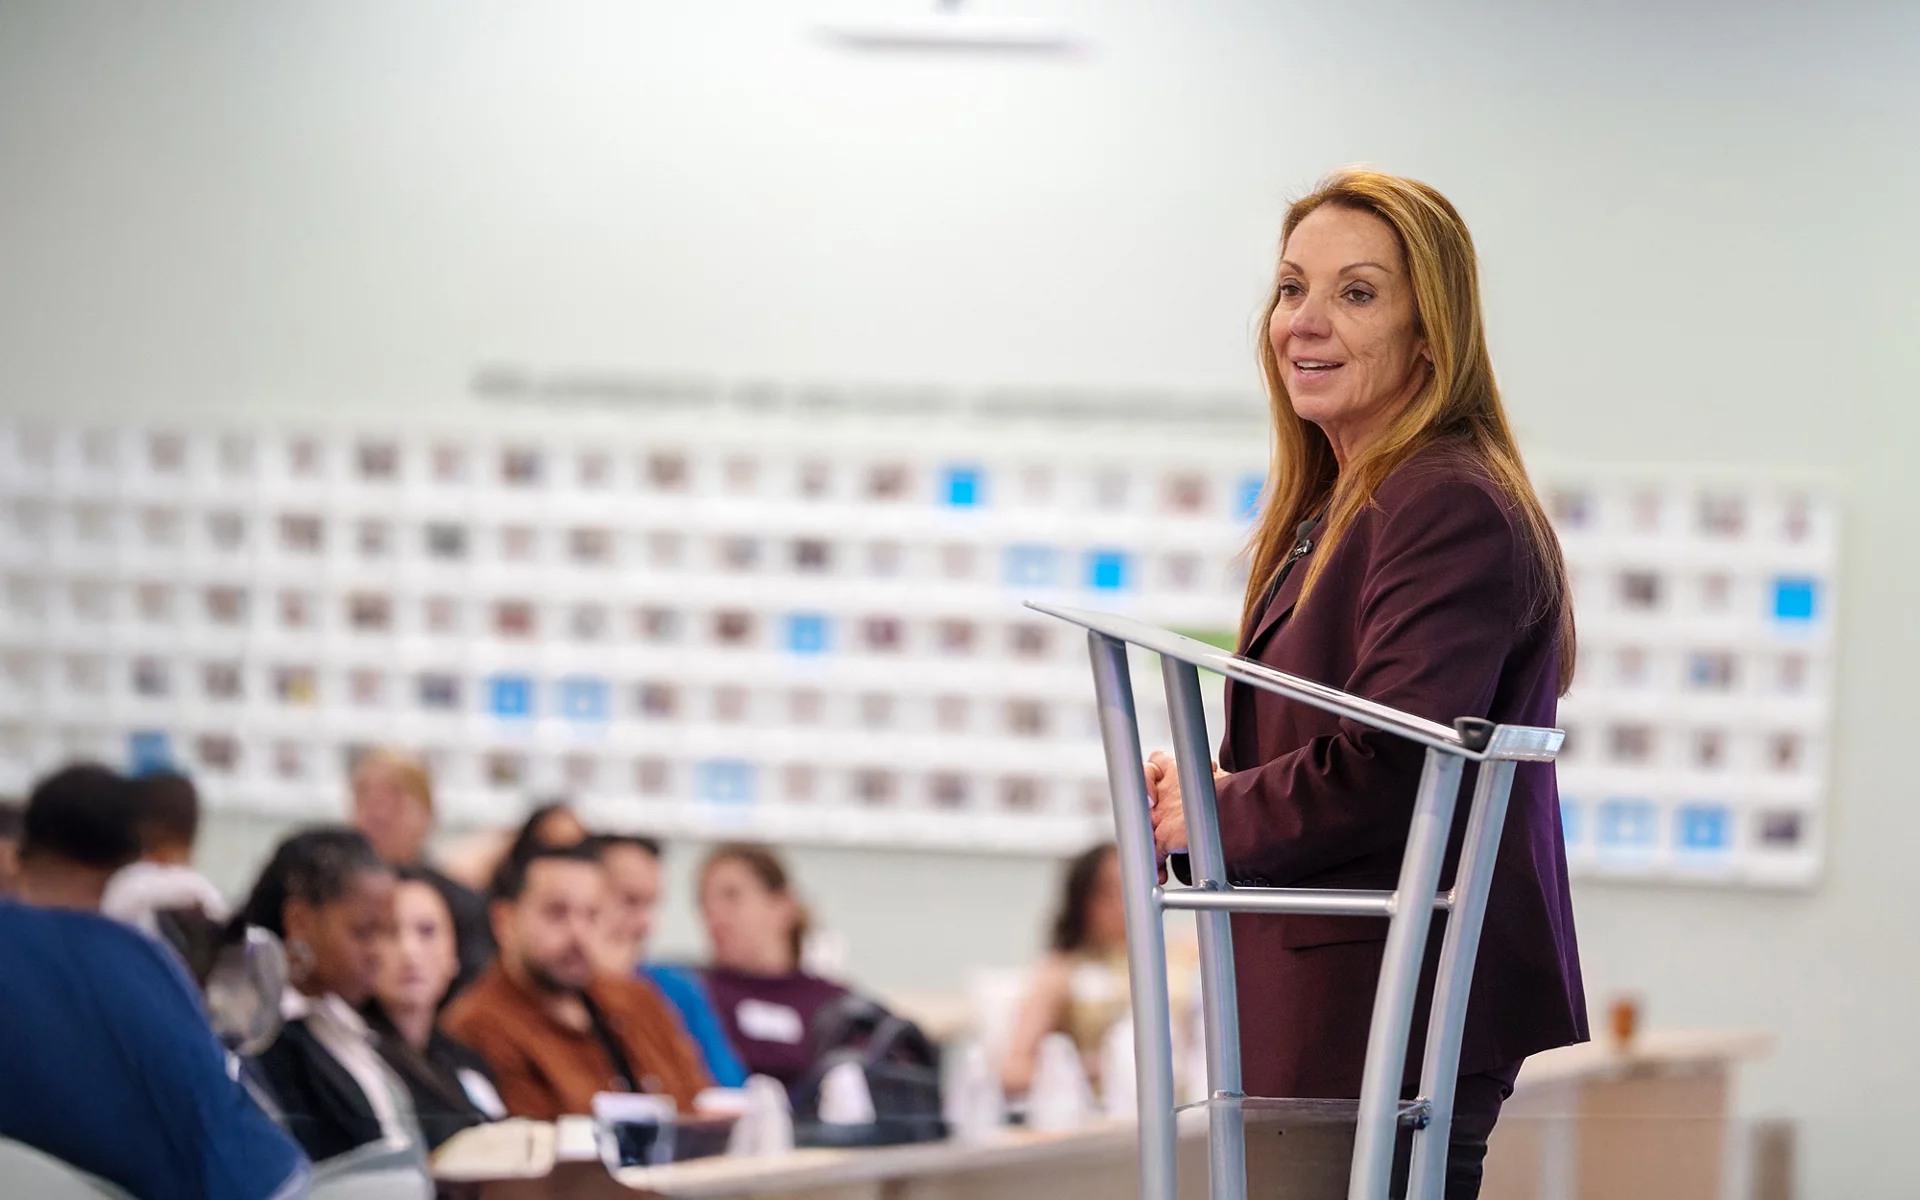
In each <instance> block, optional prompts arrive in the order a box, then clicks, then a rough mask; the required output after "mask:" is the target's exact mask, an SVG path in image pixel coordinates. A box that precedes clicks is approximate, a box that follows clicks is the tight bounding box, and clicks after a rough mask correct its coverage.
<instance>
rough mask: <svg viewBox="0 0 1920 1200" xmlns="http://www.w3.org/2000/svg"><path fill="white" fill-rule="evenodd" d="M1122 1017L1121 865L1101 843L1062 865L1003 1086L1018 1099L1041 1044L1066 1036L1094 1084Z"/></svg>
mask: <svg viewBox="0 0 1920 1200" xmlns="http://www.w3.org/2000/svg"><path fill="white" fill-rule="evenodd" d="M1127 1011H1128V999H1127V923H1126V912H1125V909H1124V908H1123V907H1122V905H1121V900H1120V860H1119V858H1118V856H1117V855H1116V854H1115V852H1114V846H1113V843H1112V842H1105V843H1102V844H1101V845H1098V846H1095V847H1093V848H1092V849H1090V850H1087V851H1084V852H1082V853H1081V854H1080V855H1079V856H1078V857H1077V858H1075V859H1074V860H1073V861H1072V862H1071V863H1069V864H1068V865H1067V873H1066V882H1065V886H1064V887H1062V889H1061V897H1060V908H1059V911H1058V912H1056V913H1055V914H1054V918H1053V935H1052V938H1051V941H1050V944H1049V946H1048V952H1047V956H1046V957H1045V958H1044V959H1042V960H1041V961H1040V965H1039V966H1038V967H1037V968H1036V969H1035V970H1034V975H1033V983H1032V985H1031V987H1030V988H1029V989H1028V991H1027V998H1026V1001H1025V1002H1024V1003H1023V1004H1022V1005H1021V1006H1020V1016H1019V1019H1018V1020H1017V1021H1016V1023H1015V1025H1014V1030H1013V1036H1012V1037H1011V1038H1010V1039H1009V1041H1008V1043H1007V1053H1006V1058H1005V1060H1004V1061H1003V1062H1002V1063H1001V1065H1000V1083H1001V1086H1002V1087H1004V1088H1006V1090H1007V1093H1008V1094H1009V1095H1020V1094H1022V1093H1024V1092H1025V1091H1026V1090H1027V1089H1028V1087H1030V1086H1031V1085H1032V1083H1033V1071H1034V1065H1035V1063H1036V1062H1037V1061H1038V1059H1039V1054H1040V1043H1041V1041H1042V1040H1043V1039H1045V1038H1046V1036H1047V1035H1048V1034H1051V1033H1064V1034H1066V1035H1067V1036H1069V1037H1071V1038H1072V1039H1073V1044H1074V1047H1075V1048H1076V1049H1078V1050H1079V1051H1080V1057H1081V1060H1082V1061H1083V1062H1085V1063H1086V1064H1087V1074H1088V1076H1089V1077H1090V1078H1092V1077H1097V1076H1098V1073H1099V1072H1098V1067H1099V1056H1100V1043H1101V1041H1102V1039H1104V1038H1105V1037H1106V1034H1107V1030H1108V1029H1110V1028H1112V1026H1113V1024H1114V1022H1116V1021H1119V1020H1120V1019H1122V1018H1123V1017H1125V1016H1126V1015H1127Z"/></svg>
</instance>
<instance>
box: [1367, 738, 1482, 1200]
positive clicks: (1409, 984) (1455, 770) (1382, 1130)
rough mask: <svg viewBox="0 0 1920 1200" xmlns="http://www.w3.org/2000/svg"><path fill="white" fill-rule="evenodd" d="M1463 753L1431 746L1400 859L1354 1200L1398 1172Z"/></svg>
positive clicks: (1380, 1189)
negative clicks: (1396, 1157)
mask: <svg viewBox="0 0 1920 1200" xmlns="http://www.w3.org/2000/svg"><path fill="white" fill-rule="evenodd" d="M1461 766H1462V760H1461V759H1460V758H1459V757H1458V756H1457V755H1453V754H1445V753H1442V752H1441V751H1439V750H1434V749H1429V750H1428V751H1427V761H1426V764H1425V765H1424V766H1423V767H1422V768H1421V770H1420V791H1419V793H1418V794H1417V795H1416V797H1415V799H1414V804H1413V824H1412V826H1411V827H1410V828H1409V829H1408V831H1407V852H1406V855H1405V857H1404V858H1402V859H1401V862H1400V882H1399V884H1398V885H1397V886H1396V887H1395V889H1394V895H1395V897H1396V901H1397V902H1396V904H1395V906H1394V912H1393V918H1392V920H1391V921H1390V922H1389V923H1388V925H1387V945H1386V950H1385V952H1384V954H1383V956H1382V959H1381V962H1380V984H1379V987H1378V989H1377V990H1376V991H1375V993H1374V998H1373V1022H1372V1024H1371V1025H1370V1026H1369V1027H1368V1029H1367V1058H1366V1068H1365V1072H1364V1074H1362V1075H1361V1077H1360V1113H1359V1118H1358V1121H1359V1123H1358V1125H1357V1126H1356V1128H1355V1129H1354V1136H1353V1175H1352V1177H1351V1178H1350V1179H1349V1181H1348V1184H1347V1200H1387V1189H1388V1187H1389V1186H1390V1185H1391V1183H1392V1180H1393V1143H1394V1135H1395V1133H1396V1131H1397V1128H1398V1125H1399V1116H1400V1084H1401V1078H1402V1076H1403V1075H1404V1074H1405V1073H1406V1064H1407V1031H1408V1028H1409V1027H1410V1026H1411V1025H1412V1024H1413V1001H1414V993H1415V991H1416V990H1417V989H1418V987H1419V983H1420V964H1421V960H1422V959H1423V958H1424V957H1425V956H1426V951H1427V927H1428V925H1429V923H1431V921H1432V920H1433V899H1432V897H1433V895H1434V892H1435V890H1436V889H1437V888H1438V887H1439V885H1440V866H1441V861H1442V860H1443V859H1444V858H1445V857H1446V853H1447V833H1448V831H1449V829H1450V828H1451V827H1452V824H1453V807H1454V802H1455V800H1456V799H1457V798H1458V796H1459V792H1460V770H1461Z"/></svg>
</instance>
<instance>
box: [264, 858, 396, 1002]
mask: <svg viewBox="0 0 1920 1200" xmlns="http://www.w3.org/2000/svg"><path fill="white" fill-rule="evenodd" d="M393 893H394V882H393V872H391V871H385V870H380V871H359V872H356V873H355V874H354V876H353V878H352V879H351V880H349V881H348V883H347V888H346V891H345V892H344V893H342V894H341V895H340V896H339V897H338V898H337V899H335V900H333V901H331V902H330V903H327V904H322V905H320V906H319V907H317V908H316V907H314V906H312V905H309V904H307V903H306V902H304V901H301V900H289V901H288V902H287V913H286V924H287V940H288V941H289V942H294V941H300V942H304V943H306V945H307V949H308V950H309V951H311V952H312V955H313V966H312V969H310V970H309V971H308V972H307V973H306V976H305V977H304V978H301V979H296V980H295V983H296V984H297V985H298V986H299V988H300V990H301V991H303V992H306V993H307V994H308V995H312V996H318V995H324V994H325V993H327V992H332V993H334V994H335V995H337V996H339V997H340V998H341V999H342V1000H345V1001H346V1002H347V1003H348V1004H361V1003H364V1002H365V1001H366V999H367V997H368V996H371V995H372V994H373V988H374V983H375V981H376V980H377V978H378V977H379V973H380V960H381V958H382V956H383V955H384V953H385V952H386V948H387V946H388V945H389V944H391V943H392V941H393Z"/></svg>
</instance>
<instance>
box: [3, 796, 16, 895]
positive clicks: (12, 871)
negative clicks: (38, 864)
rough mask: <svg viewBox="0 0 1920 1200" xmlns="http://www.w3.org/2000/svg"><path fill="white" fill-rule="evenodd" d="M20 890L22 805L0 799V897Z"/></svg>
mask: <svg viewBox="0 0 1920 1200" xmlns="http://www.w3.org/2000/svg"><path fill="white" fill-rule="evenodd" d="M19 890H20V803H19V801H17V800H9V799H7V798H5V797H0V896H11V895H13V894H14V893H15V892H17V891H19Z"/></svg>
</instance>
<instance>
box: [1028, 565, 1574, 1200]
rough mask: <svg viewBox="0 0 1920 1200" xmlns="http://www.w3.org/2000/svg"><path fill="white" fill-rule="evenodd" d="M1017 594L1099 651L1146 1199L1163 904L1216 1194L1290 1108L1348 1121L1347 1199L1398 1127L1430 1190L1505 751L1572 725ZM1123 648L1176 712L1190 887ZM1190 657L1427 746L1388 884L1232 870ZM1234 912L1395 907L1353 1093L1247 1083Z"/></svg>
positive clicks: (1454, 1071) (1162, 1003)
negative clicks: (1387, 695)
mask: <svg viewBox="0 0 1920 1200" xmlns="http://www.w3.org/2000/svg"><path fill="white" fill-rule="evenodd" d="M1028 607H1030V608H1032V609H1034V610H1035V611H1037V612H1041V613H1045V614H1047V615H1048V616H1051V617H1055V618H1058V619H1060V620H1062V621H1066V622H1069V623H1071V624H1074V625H1078V626H1080V627H1082V628H1084V629H1086V630H1087V642H1088V649H1089V651H1090V653H1091V656H1092V661H1093V683H1094V693H1095V698H1096V701H1097V704H1098V707H1099V716H1100V734H1101V740H1102V742H1103V743H1104V745H1105V750H1106V760H1107V777H1108V782H1109V785H1110V786H1111V788H1112V792H1113V801H1114V810H1115V812H1114V816H1115V826H1116V834H1117V840H1118V844H1119V858H1120V875H1121V884H1122V889H1123V892H1124V894H1125V906H1126V918H1127V965H1128V973H1129V978H1130V982H1131V985H1132V994H1133V1036H1134V1058H1135V1062H1136V1064H1137V1066H1136V1070H1137V1072H1138V1087H1139V1120H1140V1126H1139V1128H1140V1146H1139V1158H1140V1161H1139V1180H1140V1184H1139V1186H1140V1197H1141V1200H1176V1196H1177V1194H1178V1192H1177V1189H1178V1169H1177V1161H1176V1149H1177V1142H1178V1129H1177V1126H1178V1119H1179V1114H1178V1113H1177V1112H1176V1110H1175V1108H1174V1081H1173V1039H1172V1031H1171V1027H1170V1021H1169V1012H1168V1007H1169V1005H1168V998H1167V964H1166V935H1165V931H1164V929H1163V926H1162V915H1163V914H1164V913H1166V912H1167V911H1169V910H1173V911H1190V912H1193V913H1195V914H1196V922H1197V925H1198V932H1199V943H1200V978H1201V1013H1202V1018H1203V1023H1204V1025H1205V1029H1206V1059H1207V1092H1208V1098H1207V1099H1206V1100H1204V1101H1202V1102H1201V1106H1203V1107H1204V1108H1205V1109H1206V1110H1207V1118H1208V1125H1207V1142H1208V1146H1207V1163H1208V1193H1209V1196H1210V1198H1211V1200H1245V1197H1246V1194H1247V1165H1248V1163H1247V1139H1246V1131H1247V1128H1248V1127H1249V1125H1250V1124H1251V1123H1253V1122H1255V1121H1256V1120H1259V1121H1265V1122H1273V1123H1277V1124H1278V1125H1279V1126H1280V1127H1281V1128H1285V1127H1287V1126H1288V1125H1289V1124H1299V1123H1304V1124H1306V1125H1310V1126H1313V1127H1315V1128H1320V1129H1326V1128H1334V1127H1344V1128H1351V1130H1352V1138H1353V1142H1352V1152H1351V1155H1350V1156H1349V1157H1348V1158H1347V1171H1346V1180H1345V1191H1344V1194H1345V1195H1346V1196H1347V1198H1348V1200H1388V1192H1389V1187H1390V1186H1391V1183H1392V1177H1393V1165H1394V1152H1395V1144H1396V1141H1397V1139H1399V1138H1400V1137H1401V1136H1402V1135H1403V1133H1405V1134H1406V1135H1407V1136H1409V1137H1410V1139H1411V1165H1410V1171H1409V1175H1408V1180H1407V1193H1406V1194H1407V1197H1408V1200H1439V1198H1440V1196H1441V1194H1442V1192H1443V1190H1444V1183H1445V1173H1446V1161H1447V1140H1448V1133H1449V1130H1450V1128H1451V1122H1452V1116H1453V1088H1454V1081H1455V1079H1456V1077H1457V1076H1458V1073H1459V1071H1458V1068H1459V1062H1460V1037H1461V1030H1462V1028H1463V1026H1464V1023H1465V1019H1466V1008H1467V992H1468V987H1469V984H1470V983H1471V981H1472V978H1473V964H1474V957H1475V955H1476V953H1477V951H1478V949H1479V942H1480V925H1481V920H1482V918H1483V917H1484V916H1485V914H1486V905H1487V892H1488V889H1489V887H1490V885H1491V883H1492V879H1493V863H1494V857H1495V852H1496V851H1497V850H1498V848H1499V844H1500V831H1501V828H1502V827H1503V826H1504V824H1505V822H1506V811H1507V798H1508V795H1509V793H1510V792H1511V790H1512V786H1513V772H1514V766H1515V764H1517V763H1521V762H1551V761H1553V758H1554V755H1556V754H1557V753H1558V752H1559V750H1560V746H1561V743H1562V741H1563V740H1564V739H1565V735H1564V734H1563V733H1562V732H1561V731H1560V730H1557V729H1542V728H1535V727H1532V726H1521V725H1498V724H1495V723H1494V722H1491V721H1488V720H1485V719H1482V718H1474V717H1463V718H1461V719H1459V720H1457V721H1455V722H1454V723H1453V724H1452V725H1451V726H1448V725H1443V724H1440V723H1439V722H1437V721H1430V720H1427V719H1425V718H1423V717H1417V716H1414V715H1412V714H1409V713H1404V712H1400V711H1398V710H1396V709H1393V708H1390V707H1388V706H1386V705H1383V704H1378V703H1376V702H1374V701H1371V700H1367V699H1364V698H1362V697H1359V696H1353V695H1349V694H1348V693H1346V692H1342V691H1340V690H1338V689H1337V688H1331V687H1328V686H1326V685H1325V684H1321V683H1316V682H1314V681H1313V680H1310V679H1303V678H1300V677H1299V676H1296V675H1289V674H1287V673H1285V672H1283V671H1277V670H1274V669H1273V668H1272V667H1269V666H1267V665H1266V664H1264V663H1260V662H1257V661H1254V660H1252V659H1249V658H1244V657H1241V656H1239V655H1235V654H1229V653H1226V652H1224V651H1222V650H1219V649H1217V648H1215V647H1213V646H1210V645H1207V644H1206V643H1204V642H1199V641H1195V640H1193V639H1192V638H1187V637H1182V636H1180V635H1179V634H1176V633H1171V632H1169V631H1167V630H1164V629H1159V628H1156V627H1154V626H1152V625H1148V624H1146V623H1144V622H1141V621H1136V620H1133V619H1131V618H1128V617H1122V616H1117V615H1114V614H1110V613H1099V612H1090V611H1086V610H1083V609H1073V608H1061V607H1055V606H1052V605H1045V604H1038V603H1031V602H1030V603H1029V604H1028ZM1128 646H1139V647H1140V648H1142V649H1144V650H1149V651H1152V652H1153V653H1155V654H1157V655H1159V657H1160V664H1161V674H1162V677H1163V680H1164V683H1165V686H1166V692H1167V709H1168V713H1169V715H1170V716H1171V718H1172V724H1173V740H1174V756H1175V758H1176V759H1177V761H1178V772H1179V779H1180V796H1181V806H1182V808H1183V810H1184V813H1185V816H1186V824H1187V840H1188V854H1189V856H1190V858H1191V861H1192V864H1193V878H1194V885H1193V886H1192V887H1190V888H1182V889H1166V888H1162V887H1161V886H1159V884H1158V881H1157V879H1158V873H1159V872H1158V861H1157V859H1156V856H1155V853H1154V844H1153V824H1152V819H1151V816H1150V807H1151V804H1150V798H1149V797H1148V795H1147V785H1146V778H1145V774H1144V771H1143V766H1142V755H1141V746H1140V726H1139V720H1138V716H1137V714H1136V713H1135V711H1134V705H1133V684H1132V679H1131V676H1130V674H1129V670H1128V664H1127V647H1128ZM1201 668H1205V669H1206V670H1209V671H1213V672H1215V673H1217V674H1220V675H1223V676H1225V677H1227V678H1228V679H1231V680H1233V681H1234V682H1236V683H1239V684H1242V685H1244V686H1247V687H1255V688H1260V689H1262V690H1264V691H1269V692H1273V693H1275V694H1277V695H1281V696H1285V697H1287V698H1289V699H1291V700H1294V701H1296V702H1298V703H1301V704H1308V705H1312V706H1313V707H1315V708H1319V709H1322V710H1324V711H1326V712H1330V713H1334V714H1336V715H1338V716H1340V717H1343V718H1345V719H1347V720H1350V721H1354V722H1357V723H1359V724H1361V725H1365V726H1368V727H1369V728H1373V729H1378V730H1381V731H1383V732H1386V733H1390V734H1393V735H1395V736H1398V737H1403V738H1406V739H1407V740H1409V741H1412V742H1414V743H1416V744H1418V745H1421V746H1424V747H1425V748H1426V760H1425V763H1424V765H1423V767H1422V769H1421V774H1420V783H1419V787H1418V790H1417V792H1416V794H1415V798H1414V809H1413V820H1412V824H1411V826H1410V827H1409V829H1408V834H1407V849H1406V853H1405V856H1404V857H1403V859H1402V860H1401V867H1400V875H1399V878H1398V880H1397V882H1396V886H1395V887H1394V889H1393V890H1392V891H1363V890H1346V889H1325V888H1251V887H1238V886H1235V885H1233V884H1231V883H1230V882H1229V881H1228V878H1227V870H1226V862H1225V855H1224V852H1223V850H1222V848H1221V840H1220V825H1219V817H1218V813H1217V811H1216V797H1215V795H1214V790H1213V772H1212V770H1211V769H1210V764H1211V762H1212V756H1211V754H1210V752H1209V746H1208V738H1207V728H1206V717H1205V713H1204V711H1203V709H1202V706H1201V700H1200V674H1199V672H1200V669H1201ZM1468 763H1477V764H1480V770H1479V776H1478V781H1477V783H1476V785H1475V787H1474V793H1473V798H1472V801H1471V808H1470V810H1469V814H1468V818H1467V831H1466V841H1465V844H1464V846H1463V848H1462V850H1461V855H1460V864H1459V868H1458V871H1457V872H1456V875H1455V880H1454V885H1453V887H1452V889H1450V890H1449V891H1446V892H1440V891H1439V890H1438V888H1439V883H1440V872H1441V866H1442V861H1443V859H1444V858H1445V856H1446V850H1447V835H1448V833H1449V831H1450V830H1451V828H1452V825H1453V814H1454V809H1455V806H1456V802H1457V800H1458V795H1459V792H1460V782H1461V776H1462V773H1463V771H1464V769H1465V767H1466V764H1468ZM1436 909H1438V910H1441V911H1444V912H1446V913H1447V914H1448V921H1447V928H1446V933H1445V935H1444V937H1443V939H1442V943H1441V949H1440V960H1439V964H1438V974H1437V976H1436V979H1435V983H1434V993H1433V1007H1432V1011H1431V1015H1430V1018H1429V1022H1428V1027H1427V1039H1426V1050H1425V1054H1424V1057H1423V1061H1422V1063H1421V1069H1420V1086H1419V1094H1418V1096H1417V1097H1416V1098H1415V1099H1414V1100H1412V1101H1411V1102H1403V1101H1401V1099H1400V1084H1401V1076H1402V1074H1403V1071H1404V1067H1405V1062H1406V1054H1407V1038H1408V1033H1409V1028H1410V1026H1411V1024H1412V1021H1413V1008H1414V999H1415V991H1416V989H1417V987H1418V984H1419V977H1420V968H1421V965H1422V961H1421V960H1422V957H1423V956H1424V954H1425V950H1426V943H1427V931H1428V927H1429V925H1430V923H1431V921H1432V919H1433V913H1434V911H1435V910H1436ZM1236 912H1243V913H1318V914H1322V915H1328V916H1366V917H1380V918H1384V919H1385V920H1386V921H1387V922H1388V927H1387V941H1386V949H1385V956H1384V958H1383V960H1382V963H1381V970H1380V982H1379V986H1378V989H1377V990H1376V992H1375V995H1374V1005H1373V1016H1372V1021H1371V1024H1370V1025H1369V1027H1368V1035H1367V1052H1366V1059H1365V1066H1364V1073H1363V1075H1362V1082H1361V1087H1360V1098H1359V1100H1358V1101H1357V1102H1344V1101H1289V1100H1285V1099H1279V1100H1260V1099H1254V1098H1249V1097H1247V1096H1245V1095H1244V1094H1243V1092H1242V1090H1241V1075H1240V1024H1239V1012H1238V1009H1237V1007H1236V1004H1237V1002H1236V1000H1235V995H1234V964H1233V931H1232V927H1231V915H1232V914H1233V913H1236ZM1330 1106H1332V1107H1330ZM1338 1185H1339V1181H1338V1180H1337V1179H1329V1180H1324V1181H1319V1183H1318V1186H1314V1187H1312V1188H1311V1190H1312V1191H1313V1192H1314V1193H1316V1194H1322V1193H1325V1192H1327V1191H1328V1190H1329V1189H1337V1188H1338ZM1334 1194H1339V1193H1338V1192H1337V1191H1335V1192H1334Z"/></svg>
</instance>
